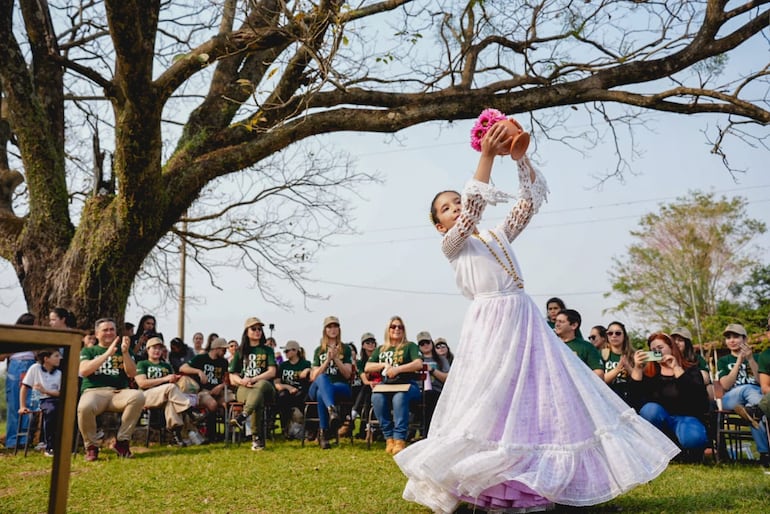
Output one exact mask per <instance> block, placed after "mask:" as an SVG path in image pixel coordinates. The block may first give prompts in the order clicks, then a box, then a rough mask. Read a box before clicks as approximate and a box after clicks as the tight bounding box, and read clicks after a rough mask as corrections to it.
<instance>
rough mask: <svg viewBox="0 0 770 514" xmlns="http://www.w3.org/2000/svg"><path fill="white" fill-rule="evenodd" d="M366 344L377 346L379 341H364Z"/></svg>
mask: <svg viewBox="0 0 770 514" xmlns="http://www.w3.org/2000/svg"><path fill="white" fill-rule="evenodd" d="M364 344H377V341H375V340H374V339H369V340H368V341H364Z"/></svg>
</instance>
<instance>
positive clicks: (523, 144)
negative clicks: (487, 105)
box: [471, 109, 529, 160]
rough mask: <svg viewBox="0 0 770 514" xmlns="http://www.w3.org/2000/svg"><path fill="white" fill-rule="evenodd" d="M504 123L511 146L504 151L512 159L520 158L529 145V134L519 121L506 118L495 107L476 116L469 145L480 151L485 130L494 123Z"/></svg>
mask: <svg viewBox="0 0 770 514" xmlns="http://www.w3.org/2000/svg"><path fill="white" fill-rule="evenodd" d="M498 122H500V123H503V124H505V126H506V128H507V131H508V135H510V136H512V140H511V148H510V149H509V150H508V151H507V152H506V154H510V156H511V158H512V159H514V160H518V159H521V158H522V156H523V155H524V153H525V152H526V151H527V148H528V147H529V134H528V133H527V132H524V129H523V128H522V127H521V125H519V122H517V121H516V120H514V119H513V118H508V117H507V116H506V115H505V114H503V113H502V112H500V111H498V110H497V109H484V110H483V111H481V114H479V117H478V118H476V123H474V124H473V128H472V129H471V147H472V148H473V149H474V150H476V151H477V152H480V151H481V140H482V139H484V135H486V133H487V131H488V130H489V129H490V128H492V125H494V124H495V123H498Z"/></svg>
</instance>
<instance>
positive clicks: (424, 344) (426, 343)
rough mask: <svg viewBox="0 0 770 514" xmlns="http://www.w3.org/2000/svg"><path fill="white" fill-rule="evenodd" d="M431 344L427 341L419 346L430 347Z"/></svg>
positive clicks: (421, 342)
mask: <svg viewBox="0 0 770 514" xmlns="http://www.w3.org/2000/svg"><path fill="white" fill-rule="evenodd" d="M430 343H431V342H430V341H427V340H426V341H420V342H419V343H418V344H419V345H420V346H430Z"/></svg>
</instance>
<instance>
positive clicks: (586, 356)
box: [554, 309, 604, 379]
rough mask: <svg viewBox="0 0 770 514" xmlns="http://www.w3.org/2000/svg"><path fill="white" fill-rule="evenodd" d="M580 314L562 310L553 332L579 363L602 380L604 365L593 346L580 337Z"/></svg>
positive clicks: (557, 317) (557, 316) (574, 311)
mask: <svg viewBox="0 0 770 514" xmlns="http://www.w3.org/2000/svg"><path fill="white" fill-rule="evenodd" d="M581 322H582V318H581V317H580V313H579V312H578V311H576V310H574V309H564V310H562V311H561V312H559V314H557V315H556V324H555V326H554V331H555V332H556V335H557V336H559V339H561V340H562V341H564V342H565V343H566V344H567V346H568V347H569V349H570V350H572V351H573V352H575V355H577V356H578V357H579V358H580V360H581V361H583V362H585V363H586V365H587V366H588V367H589V368H591V369H592V370H593V371H594V373H596V374H597V375H598V376H599V378H602V379H603V378H604V364H603V363H602V356H601V355H600V354H599V351H598V350H597V349H596V348H594V345H592V344H591V343H589V342H588V341H586V340H584V339H583V338H582V337H581V336H580V323H581Z"/></svg>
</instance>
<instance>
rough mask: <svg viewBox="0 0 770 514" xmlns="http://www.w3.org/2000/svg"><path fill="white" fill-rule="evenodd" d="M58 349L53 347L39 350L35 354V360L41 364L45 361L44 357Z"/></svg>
mask: <svg viewBox="0 0 770 514" xmlns="http://www.w3.org/2000/svg"><path fill="white" fill-rule="evenodd" d="M58 351H59V350H55V349H53V348H46V349H45V350H40V351H39V352H37V354H36V355H35V360H36V361H37V362H38V363H39V364H40V365H41V366H42V365H43V362H45V358H46V357H50V356H51V355H53V352H58Z"/></svg>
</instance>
